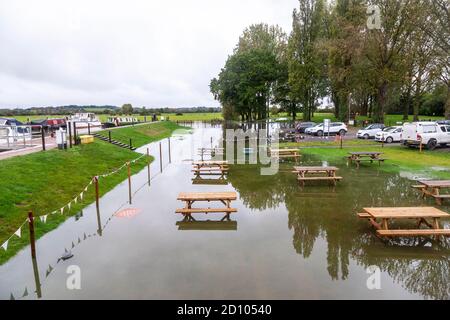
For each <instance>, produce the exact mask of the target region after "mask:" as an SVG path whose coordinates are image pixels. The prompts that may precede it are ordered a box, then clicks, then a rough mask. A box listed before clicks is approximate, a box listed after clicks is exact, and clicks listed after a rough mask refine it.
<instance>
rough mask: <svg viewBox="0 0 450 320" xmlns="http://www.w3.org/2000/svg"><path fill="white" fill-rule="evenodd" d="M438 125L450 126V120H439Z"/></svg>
mask: <svg viewBox="0 0 450 320" xmlns="http://www.w3.org/2000/svg"><path fill="white" fill-rule="evenodd" d="M437 123H438V124H445V125H450V120H439V121H437Z"/></svg>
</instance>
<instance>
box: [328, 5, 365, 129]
mask: <svg viewBox="0 0 450 320" xmlns="http://www.w3.org/2000/svg"><path fill="white" fill-rule="evenodd" d="M329 21H330V27H329V31H328V41H327V50H328V76H329V79H330V92H331V97H332V100H333V103H334V108H335V116H336V118H338V119H340V120H345V119H348V109H349V108H348V104H349V103H350V101H349V97H350V94H353V97H354V98H356V99H357V100H358V101H359V102H360V104H362V105H363V106H364V108H363V110H362V111H363V112H362V113H363V114H364V115H366V114H367V109H368V100H369V95H370V89H369V85H368V82H367V80H366V79H367V73H366V72H365V70H364V69H365V65H364V64H363V61H362V59H363V57H362V54H363V52H362V49H363V43H364V39H363V34H364V33H363V31H364V28H365V26H364V23H365V21H366V7H365V1H362V0H337V1H336V4H335V6H334V8H333V10H332V13H331V17H330V19H329Z"/></svg>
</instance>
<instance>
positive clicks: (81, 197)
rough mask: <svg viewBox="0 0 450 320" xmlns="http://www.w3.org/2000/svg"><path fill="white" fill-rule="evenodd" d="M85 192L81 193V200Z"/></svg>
mask: <svg viewBox="0 0 450 320" xmlns="http://www.w3.org/2000/svg"><path fill="white" fill-rule="evenodd" d="M83 195H84V192H82V193H80V200H83Z"/></svg>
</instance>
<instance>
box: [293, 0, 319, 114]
mask: <svg viewBox="0 0 450 320" xmlns="http://www.w3.org/2000/svg"><path fill="white" fill-rule="evenodd" d="M299 5H300V6H299V10H297V9H294V12H293V14H292V17H293V23H292V33H291V35H290V37H289V42H288V70H289V78H288V81H289V86H290V97H291V101H293V102H294V103H295V102H297V101H298V102H299V104H300V105H301V108H302V110H301V111H303V119H304V120H306V121H309V120H311V117H312V114H313V112H314V110H315V108H316V106H317V102H318V100H319V98H321V97H323V96H325V95H326V87H327V86H326V83H327V78H326V61H325V60H326V57H325V55H324V53H323V52H321V51H320V50H319V49H318V43H319V41H320V40H321V39H322V38H323V37H324V32H323V31H324V28H323V26H324V19H325V4H324V1H323V0H299Z"/></svg>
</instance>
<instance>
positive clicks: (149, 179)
mask: <svg viewBox="0 0 450 320" xmlns="http://www.w3.org/2000/svg"><path fill="white" fill-rule="evenodd" d="M147 157H150V150H149V148H147ZM147 176H148V185H150V181H151V177H150V159H149V160H148V163H147Z"/></svg>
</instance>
